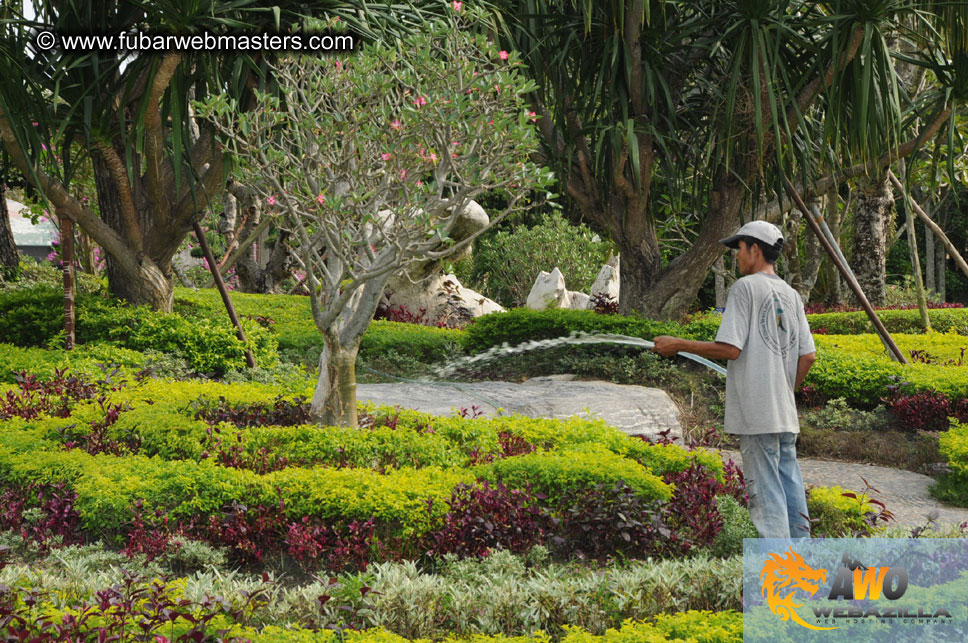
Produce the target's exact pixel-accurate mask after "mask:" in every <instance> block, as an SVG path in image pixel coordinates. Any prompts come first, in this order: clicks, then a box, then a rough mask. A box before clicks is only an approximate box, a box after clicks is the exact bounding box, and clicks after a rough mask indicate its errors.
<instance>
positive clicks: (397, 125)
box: [390, 121, 403, 130]
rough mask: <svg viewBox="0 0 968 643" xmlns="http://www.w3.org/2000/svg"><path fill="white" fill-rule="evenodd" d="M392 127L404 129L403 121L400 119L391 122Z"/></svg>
mask: <svg viewBox="0 0 968 643" xmlns="http://www.w3.org/2000/svg"><path fill="white" fill-rule="evenodd" d="M390 129H395V130H401V129H403V123H401V122H400V121H393V122H392V123H390Z"/></svg>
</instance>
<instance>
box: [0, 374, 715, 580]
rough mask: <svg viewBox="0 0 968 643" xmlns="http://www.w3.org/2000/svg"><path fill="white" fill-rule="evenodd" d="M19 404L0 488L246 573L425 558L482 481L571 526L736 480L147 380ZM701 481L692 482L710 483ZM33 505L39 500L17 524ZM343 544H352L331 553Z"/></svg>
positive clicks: (249, 389)
mask: <svg viewBox="0 0 968 643" xmlns="http://www.w3.org/2000/svg"><path fill="white" fill-rule="evenodd" d="M58 377H59V378H61V379H63V378H66V377H67V376H65V375H63V374H61V375H59V376H58ZM24 382H25V383H26V382H27V380H24ZM20 386H21V387H22V386H23V385H20ZM57 386H60V384H58V385H57ZM99 386H100V385H99ZM118 386H120V388H118ZM309 386H310V385H309V384H308V383H307V388H309ZM55 388H56V387H55ZM18 390H19V389H15V390H12V391H11V392H10V393H11V395H12V396H13V397H11V398H10V399H11V400H14V399H15V398H16V399H17V400H20V399H21V398H23V399H22V400H21V402H22V403H21V402H17V403H16V404H15V405H14V406H16V409H15V410H14V412H12V413H11V414H9V415H12V417H10V419H8V420H6V421H4V422H2V423H0V427H2V430H0V487H2V489H6V490H10V491H14V490H18V489H22V488H25V487H26V486H27V485H29V484H37V485H41V486H42V487H43V488H48V487H52V486H55V485H62V486H63V490H64V492H65V493H70V494H73V495H72V496H71V497H72V501H71V506H72V508H73V511H75V512H76V515H77V520H78V521H79V524H80V525H81V526H82V528H83V529H84V530H85V533H86V534H99V535H101V536H102V537H106V538H112V539H117V540H118V541H119V543H120V541H122V540H123V539H124V538H125V534H126V533H127V532H130V533H128V536H127V537H128V538H129V539H133V540H132V542H129V543H128V547H129V549H131V551H142V552H148V551H150V552H157V551H161V550H162V549H163V548H164V547H166V546H167V543H168V542H169V539H168V538H170V536H171V535H172V534H173V533H174V531H171V532H168V531H166V529H167V528H162V527H161V525H162V524H170V525H172V528H171V529H175V526H178V528H179V529H184V530H185V533H188V534H192V535H193V536H195V537H198V538H202V539H207V540H210V541H211V542H213V543H215V544H219V545H228V546H230V547H232V548H234V550H235V551H236V553H237V555H239V556H240V557H242V558H243V559H245V560H252V559H255V560H258V559H260V558H261V557H262V556H263V555H264V554H265V553H266V552H267V551H270V550H272V549H273V548H278V547H279V546H280V543H282V542H283V541H284V539H285V538H287V537H288V538H289V539H290V540H291V541H292V542H291V543H290V547H291V548H292V551H293V552H295V553H293V554H292V555H293V556H295V555H297V554H298V555H299V556H302V557H303V558H306V557H307V556H309V557H311V555H312V552H313V551H317V550H319V551H324V550H326V548H331V549H333V551H334V552H336V551H342V549H344V548H346V547H350V548H351V550H352V551H353V552H354V553H353V554H352V556H349V555H344V554H337V553H333V554H327V556H329V557H331V558H333V557H336V558H333V559H334V560H336V559H337V558H338V559H339V560H344V559H346V560H347V561H349V562H350V563H352V564H356V565H361V564H365V562H366V560H367V557H368V556H370V555H397V554H393V552H395V551H396V552H398V554H399V552H400V551H401V550H400V548H401V547H410V548H411V549H413V548H415V547H419V546H422V545H420V544H419V543H420V541H419V539H418V538H419V537H420V536H423V535H425V534H427V533H428V532H430V531H432V530H434V529H436V528H437V527H439V525H441V523H442V522H443V521H444V516H445V514H447V513H448V512H449V511H451V510H452V509H453V508H452V507H451V506H450V503H451V502H453V499H454V497H455V496H454V490H455V488H458V487H459V486H460V485H475V484H477V483H478V482H479V481H480V480H482V479H483V480H486V481H488V482H489V483H492V484H493V483H500V484H502V485H504V486H505V487H507V488H508V490H509V495H508V493H507V492H504V491H502V493H505V494H506V495H508V499H505V500H507V502H510V503H511V504H510V505H508V504H507V502H506V503H505V504H506V505H507V507H505V509H507V511H512V513H513V512H518V514H519V515H524V513H521V512H525V513H527V512H535V511H538V513H536V514H535V516H545V515H549V514H550V515H556V513H557V512H561V511H562V510H563V506H562V504H561V503H562V502H564V501H566V500H568V501H572V500H574V499H575V498H581V497H584V495H583V494H587V493H588V492H589V491H590V490H594V489H596V488H598V489H601V488H608V489H612V488H618V486H619V485H620V484H624V485H628V488H629V489H630V492H631V493H632V494H634V495H636V496H638V497H639V498H641V499H642V500H643V501H645V502H655V503H660V504H661V503H663V502H665V501H667V500H669V498H670V497H671V496H672V487H671V486H670V485H668V484H667V483H665V482H663V480H662V478H661V477H660V476H666V475H677V472H680V471H683V470H690V469H689V467H690V466H692V469H691V470H692V471H694V472H699V471H702V472H703V473H702V478H703V480H706V479H708V481H709V482H710V484H713V485H714V486H716V488H719V487H718V485H719V482H718V481H717V480H716V478H722V477H723V465H722V463H721V462H720V461H719V458H718V456H717V455H716V454H714V453H709V452H706V451H703V450H695V451H687V450H685V449H683V448H681V447H678V446H675V445H671V444H661V445H653V444H648V443H646V442H644V441H642V440H640V439H638V438H632V437H629V436H627V435H625V434H624V433H622V432H620V431H617V430H615V429H613V428H611V427H609V426H607V425H606V424H605V423H604V422H602V421H601V420H587V419H581V418H571V419H569V420H565V421H557V420H548V419H532V418H523V417H515V416H511V417H500V418H491V419H470V418H465V417H450V418H439V417H435V416H432V415H428V414H423V413H417V412H414V411H400V410H397V409H389V408H380V409H377V408H374V407H372V406H364V408H363V411H362V413H361V417H362V418H363V419H364V420H365V422H366V424H365V425H364V428H363V429H345V428H333V427H318V426H312V425H305V424H299V423H300V422H304V421H305V417H304V409H303V406H304V403H303V402H302V401H300V398H298V397H296V398H289V397H280V396H278V395H277V394H276V391H277V389H276V388H274V387H270V386H265V385H257V384H236V385H224V384H219V383H216V382H211V381H189V382H163V381H156V380H151V379H148V380H144V381H143V382H140V383H138V384H137V385H128V386H123V385H120V384H115V385H113V388H107V387H106V386H102V388H100V389H99V391H100V393H98V395H99V396H100V397H96V399H95V398H92V397H91V395H92V393H91V391H88V389H87V388H85V389H84V390H83V391H81V392H80V393H79V394H78V395H73V394H71V396H70V400H67V401H66V402H65V403H64V404H60V403H59V402H58V403H56V404H54V406H50V405H47V406H44V405H39V406H37V408H36V409H33V408H32V407H31V409H26V407H24V409H22V410H23V412H21V410H20V407H21V406H24V405H28V406H29V405H30V404H32V402H31V401H30V400H29V399H27V398H24V397H23V395H22V394H21V393H18V392H17V391H18ZM52 390H53V389H52ZM57 390H59V389H57ZM18 396H19V397H18ZM8 397H9V396H8ZM30 399H32V398H30ZM12 404H13V403H12ZM48 407H50V408H48ZM11 408H13V406H11ZM50 409H54V410H50ZM28 410H29V411H30V412H27V411H28ZM45 413H51V414H53V415H55V416H56V417H48V416H47V415H45ZM270 422H281V423H284V424H285V423H290V425H286V426H279V425H272V424H269V423H270ZM700 465H701V466H700ZM707 467H708V470H707ZM693 478H694V476H691V477H690V478H689V481H688V484H691V485H692V484H702V483H703V480H694V479H693ZM684 484H685V483H684ZM697 488H698V487H697ZM522 494H524V495H522ZM485 495H486V494H485ZM466 500H467V499H464V500H462V502H464V504H465V505H466V506H465V507H464V508H463V509H461V508H460V507H458V508H457V511H459V512H463V513H462V514H461V515H464V514H467V515H470V514H473V515H472V516H471V518H473V519H474V520H476V517H479V516H478V514H480V513H481V512H484V513H486V512H488V511H491V509H493V507H491V509H488V507H489V506H491V505H492V504H493V503H492V502H491V501H492V500H494V498H491V497H490V496H488V497H487V498H485V497H483V496H482V497H479V498H478V497H475V498H473V499H472V500H473V502H472V503H471V504H468V502H467V501H466ZM498 500H500V499H498ZM32 502H33V501H32V500H30V497H29V496H26V497H25V498H24V499H23V502H22V503H21V505H18V506H20V509H19V510H18V511H19V512H20V514H22V512H23V511H26V510H30V509H32V508H33V507H32V506H31V505H30V503H32ZM501 502H504V500H501ZM636 502H638V501H636ZM474 503H477V504H479V505H480V507H477V505H474V506H471V505H473V504H474ZM488 503H491V504H490V505H489V504H488ZM498 504H499V505H500V502H498ZM626 504H627V503H626ZM511 505H513V506H511ZM613 505H614V506H618V505H617V504H615V503H611V504H608V505H607V506H613ZM502 506H504V505H502ZM663 511H664V510H663ZM543 512H549V513H543ZM20 514H18V513H16V512H14V513H13V514H10V516H12V517H13V518H16V516H17V515H20ZM516 515H517V514H516ZM152 516H154V518H152ZM519 517H520V516H519ZM471 518H468V519H467V520H471ZM598 518H599V519H602V520H604V519H605V518H608V517H605V518H603V517H602V516H599V517H598ZM467 520H465V522H467ZM609 520H610V518H609ZM162 521H165V522H164V523H162ZM55 522H56V519H55ZM514 522H515V524H517V521H514ZM599 522H601V520H599ZM11 524H13V523H11ZM354 524H355V525H357V527H356V529H357V530H359V529H362V527H359V526H360V525H369V527H367V529H371V528H372V530H373V532H372V533H374V534H375V536H374V539H372V540H371V539H370V536H366V537H365V538H364V537H363V535H360V534H357V536H354V535H353V533H354V532H353V529H354V527H353V525H354ZM467 524H470V523H467ZM474 524H476V523H474ZM132 525H133V527H132ZM471 526H472V527H473V526H474V525H471ZM465 527H467V525H464V527H461V529H464V530H466V529H465ZM475 528H476V527H475ZM515 529H516V527H515ZM542 529H543V528H541V527H540V525H539V527H538V528H537V531H536V532H535V533H539V534H540V533H545V532H543V531H542ZM153 530H154V531H155V532H157V533H155V535H154V536H152V535H151V534H152V531H153ZM339 530H349V535H341V534H343V532H342V531H339ZM166 533H168V534H169V537H168V538H166V537H165V534H166ZM367 533H370V532H367ZM548 533H550V532H548ZM287 534H288V536H287ZM155 536H157V537H155ZM515 538H517V536H516V532H515V531H512V532H509V533H508V534H505V535H502V536H500V537H499V538H498V539H497V540H495V541H494V543H495V545H498V544H499V545H501V546H513V547H515V548H518V547H523V546H524V545H525V544H527V543H528V542H530V540H529V538H530V536H529V537H528V538H524V539H522V540H520V541H519V540H515ZM340 539H344V540H340ZM345 539H348V540H345ZM450 540H453V538H451V539H450ZM134 541H137V542H134ZM286 542H288V541H286ZM343 542H345V543H352V544H346V545H343V544H334V543H343ZM480 542H481V543H487V542H489V541H487V540H486V539H485V538H484V537H483V536H482V537H481V539H480ZM408 543H409V544H408ZM489 546H490V545H486V544H485V545H482V547H489ZM327 551H328V550H327ZM407 551H408V552H409V553H410V554H416V553H420V552H416V551H410V550H407ZM447 551H460V552H469V551H471V550H470V549H468V548H463V549H462V548H460V547H459V546H458V547H457V548H456V549H448V550H447ZM307 552H308V553H307ZM381 552H383V553H381ZM478 553H480V552H478ZM563 555H567V552H565V553H563ZM307 560H308V558H307Z"/></svg>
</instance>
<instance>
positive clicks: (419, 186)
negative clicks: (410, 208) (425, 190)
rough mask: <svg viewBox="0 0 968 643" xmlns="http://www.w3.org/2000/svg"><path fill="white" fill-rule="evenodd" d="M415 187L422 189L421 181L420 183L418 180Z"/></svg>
mask: <svg viewBox="0 0 968 643" xmlns="http://www.w3.org/2000/svg"><path fill="white" fill-rule="evenodd" d="M417 187H418V188H422V187H423V181H421V180H420V179H417Z"/></svg>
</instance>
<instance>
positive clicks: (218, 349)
mask: <svg viewBox="0 0 968 643" xmlns="http://www.w3.org/2000/svg"><path fill="white" fill-rule="evenodd" d="M63 298H64V295H63V292H62V291H58V290H56V289H52V288H49V287H47V286H37V287H34V288H29V289H25V290H18V291H11V292H9V293H0V341H2V342H9V343H12V344H16V345H18V346H46V345H48V344H49V343H51V342H53V341H55V340H56V338H57V336H58V334H59V333H60V332H61V329H62V327H63ZM76 314H77V326H76V335H77V341H78V343H79V344H88V343H99V342H106V341H110V342H112V343H114V344H115V345H116V346H119V347H123V348H127V349H132V350H137V351H145V350H149V349H150V350H156V351H160V352H165V353H171V354H174V355H179V356H181V357H183V358H184V359H185V360H186V361H187V362H188V364H189V366H190V367H191V368H192V369H193V370H195V371H196V372H198V373H214V374H216V375H222V374H224V373H225V372H227V371H228V370H231V369H232V368H234V367H239V366H242V365H243V364H244V363H245V348H246V347H248V348H249V349H250V350H251V351H252V353H253V355H254V356H255V359H256V362H257V363H258V364H259V365H261V366H271V365H273V364H275V363H276V361H277V345H276V341H275V339H274V338H273V337H272V336H271V334H270V333H269V332H268V331H267V330H266V329H264V328H262V327H261V326H260V325H259V324H257V323H255V322H253V321H250V320H245V319H243V320H242V327H243V329H244V330H245V333H246V340H247V343H246V344H245V345H243V344H242V342H240V341H239V339H238V337H236V331H235V328H234V327H233V326H232V324H231V323H230V322H229V321H228V319H227V318H226V317H225V316H224V315H223V316H221V317H218V318H214V319H213V318H208V317H195V318H192V319H187V318H185V317H182V316H180V315H177V314H170V315H166V314H162V313H157V312H155V311H152V310H151V309H150V308H148V307H146V306H138V307H132V306H124V305H121V304H120V303H117V302H112V301H109V300H106V299H104V298H101V297H98V296H95V295H81V296H79V297H78V298H77V302H76Z"/></svg>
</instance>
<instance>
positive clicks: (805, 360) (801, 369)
mask: <svg viewBox="0 0 968 643" xmlns="http://www.w3.org/2000/svg"><path fill="white" fill-rule="evenodd" d="M815 361H817V354H816V353H807V354H806V355H801V356H800V359H799V360H797V382H796V384H794V385H793V390H797V389H798V388H800V385H801V384H803V380H804V379H806V377H807V373H809V372H810V367H811V366H813V363H814V362H815Z"/></svg>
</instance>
